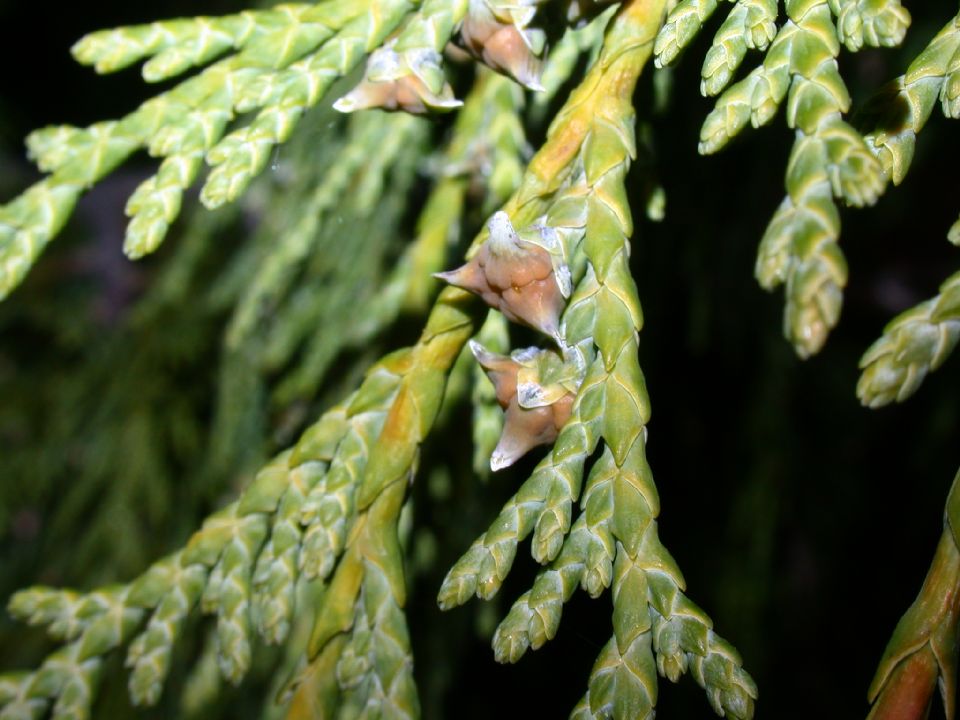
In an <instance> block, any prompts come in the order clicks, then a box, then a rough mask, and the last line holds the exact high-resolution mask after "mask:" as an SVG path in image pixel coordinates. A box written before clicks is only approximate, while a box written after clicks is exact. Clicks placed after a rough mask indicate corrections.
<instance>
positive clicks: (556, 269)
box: [436, 212, 571, 345]
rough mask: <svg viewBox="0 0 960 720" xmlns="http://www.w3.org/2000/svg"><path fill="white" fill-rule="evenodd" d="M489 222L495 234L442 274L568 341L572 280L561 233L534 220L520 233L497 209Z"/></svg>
mask: <svg viewBox="0 0 960 720" xmlns="http://www.w3.org/2000/svg"><path fill="white" fill-rule="evenodd" d="M487 227H488V229H489V230H490V237H489V238H487V240H486V241H485V242H484V243H483V245H482V246H481V247H480V250H479V251H477V254H476V255H474V256H473V258H472V259H471V260H470V261H469V262H468V263H467V264H466V265H463V266H462V267H460V268H457V269H456V270H451V271H448V272H443V273H437V274H436V277H438V278H440V279H441V280H445V281H446V282H448V283H450V284H451V285H456V286H457V287H461V288H463V289H464V290H469V291H470V292H473V293H476V294H477V295H479V296H480V297H482V298H483V300H484V302H486V303H487V304H488V305H489V306H490V307H492V308H495V309H497V310H499V311H500V312H502V313H503V314H504V315H506V317H507V318H508V319H510V320H512V321H513V322H518V323H521V324H523V325H527V326H528V327H532V328H533V329H535V330H539V331H541V332H543V333H545V334H547V335H549V336H550V337H552V338H554V339H555V340H557V342H558V343H560V344H561V345H562V336H561V334H560V316H561V314H562V313H563V310H564V308H565V307H566V302H567V298H568V297H569V296H570V292H571V279H570V270H569V268H568V266H567V264H566V261H565V260H564V259H563V252H562V249H561V243H560V240H559V238H558V237H557V233H556V232H555V231H554V230H553V229H552V228H550V227H547V226H544V225H534V226H532V227H531V228H530V229H529V230H527V231H524V232H523V233H522V234H520V233H518V232H517V231H516V230H515V229H514V227H513V225H511V223H510V218H509V217H508V216H507V214H506V213H504V212H497V213H495V214H494V215H493V217H492V218H490V221H489V222H488V223H487Z"/></svg>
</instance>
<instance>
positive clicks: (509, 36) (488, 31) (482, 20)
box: [460, 3, 543, 90]
mask: <svg viewBox="0 0 960 720" xmlns="http://www.w3.org/2000/svg"><path fill="white" fill-rule="evenodd" d="M540 40H541V38H540V36H539V34H538V31H535V30H527V29H525V28H521V27H518V26H517V25H516V24H514V23H512V22H503V21H502V20H501V19H499V18H498V17H496V16H495V15H494V14H493V13H492V12H490V10H489V9H488V8H487V7H486V6H485V5H484V4H483V3H471V6H470V11H469V12H468V13H467V15H466V17H464V19H463V23H462V24H461V26H460V42H461V43H462V45H463V47H464V49H466V50H467V52H469V53H470V54H471V55H473V56H474V57H475V58H477V59H478V60H480V61H481V62H482V63H483V64H485V65H487V66H488V67H490V68H492V69H494V70H496V71H497V72H499V73H503V74H504V75H509V76H510V77H512V78H513V79H514V80H516V81H517V82H519V83H520V84H521V85H525V86H526V87H528V88H530V89H531V90H543V85H541V84H540V75H541V73H542V72H543V63H542V61H541V60H540V58H539V57H537V49H538V48H536V47H535V46H537V45H542V42H540ZM539 49H542V48H539Z"/></svg>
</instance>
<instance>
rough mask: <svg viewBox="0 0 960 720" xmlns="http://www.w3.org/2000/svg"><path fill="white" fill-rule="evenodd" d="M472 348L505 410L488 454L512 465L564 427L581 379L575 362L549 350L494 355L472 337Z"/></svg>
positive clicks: (495, 462) (499, 464)
mask: <svg viewBox="0 0 960 720" xmlns="http://www.w3.org/2000/svg"><path fill="white" fill-rule="evenodd" d="M470 350H471V351H472V352H473V355H474V357H476V358H477V362H479V363H480V365H481V366H482V367H483V369H484V370H485V371H486V373H487V376H488V377H489V378H490V381H491V382H492V383H493V387H494V391H495V392H496V395H497V402H498V403H499V404H500V407H502V408H503V410H504V418H503V433H502V434H501V435H500V441H499V442H498V443H497V446H496V448H495V449H494V451H493V455H492V456H491V457H490V468H491V469H492V470H494V471H496V470H500V469H502V468H505V467H509V466H510V465H513V463H515V462H516V461H517V460H519V459H520V458H521V457H523V456H524V455H525V454H526V453H527V452H528V451H530V450H531V449H533V448H535V447H537V446H538V445H548V444H550V443H552V442H553V441H554V440H555V439H556V438H557V434H558V433H559V432H560V430H561V428H563V426H564V424H565V423H566V422H567V419H568V418H569V417H570V411H571V409H572V408H573V401H574V398H575V397H576V392H577V389H578V387H579V384H580V379H581V378H580V373H579V372H578V369H577V367H576V366H574V365H571V364H568V363H565V362H564V360H563V358H561V357H560V355H559V354H558V353H557V352H555V351H553V350H541V349H539V348H535V347H531V348H526V349H523V350H516V351H514V352H513V353H511V354H510V355H509V356H507V355H498V354H497V353H493V352H490V351H489V350H487V349H486V348H484V347H483V346H482V345H481V344H480V343H478V342H476V341H473V340H471V341H470Z"/></svg>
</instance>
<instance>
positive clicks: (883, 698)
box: [867, 474, 960, 720]
mask: <svg viewBox="0 0 960 720" xmlns="http://www.w3.org/2000/svg"><path fill="white" fill-rule="evenodd" d="M958 522H960V474H958V475H957V477H956V478H954V481H953V485H952V486H951V488H950V492H949V495H948V496H947V504H946V508H945V511H944V519H943V525H944V529H943V534H942V535H941V536H940V542H939V543H938V544H937V550H936V553H935V554H934V558H933V562H932V563H931V565H930V570H929V571H928V572H927V577H926V578H925V579H924V581H923V587H922V588H921V589H920V594H919V595H918V596H917V599H916V600H914V601H913V604H912V605H911V606H910V607H909V609H908V610H907V612H906V613H904V615H903V617H902V618H900V621H899V622H898V623H897V627H896V629H895V630H894V631H893V636H892V637H891V638H890V642H889V643H888V644H887V648H886V650H885V651H884V653H883V658H882V659H881V660H880V665H879V667H877V672H876V675H874V678H873V682H872V683H870V689H869V691H868V693H867V699H868V700H869V701H870V703H871V705H872V706H871V708H870V714H869V715H868V716H867V717H868V720H894V719H896V720H914V719H916V720H919V718H923V717H927V715H928V714H929V712H930V706H931V704H932V701H933V693H934V688H935V687H936V686H937V685H939V686H940V696H941V698H942V700H943V709H944V714H945V715H946V717H947V718H952V717H953V716H954V712H955V708H956V697H957V651H958V643H957V621H958V618H960V535H958V529H960V525H958Z"/></svg>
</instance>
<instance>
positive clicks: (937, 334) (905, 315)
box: [857, 273, 960, 408]
mask: <svg viewBox="0 0 960 720" xmlns="http://www.w3.org/2000/svg"><path fill="white" fill-rule="evenodd" d="M958 339H960V273H955V274H953V275H951V276H950V277H949V278H947V280H946V281H945V282H944V283H943V285H941V286H940V293H939V294H938V295H936V296H935V297H933V298H931V299H929V300H927V301H925V302H922V303H920V304H919V305H917V306H916V307H913V308H910V309H909V310H906V311H904V312H902V313H900V314H899V315H898V316H897V317H895V318H894V319H893V320H891V321H890V323H889V324H888V325H887V326H886V327H885V328H884V330H883V335H882V336H881V337H880V338H879V339H878V340H877V341H876V342H874V343H873V345H871V346H870V347H869V348H868V349H867V351H866V352H865V353H864V354H863V357H862V358H861V359H860V368H861V370H862V371H863V372H862V374H861V376H860V380H859V382H858V383H857V397H859V398H860V402H862V403H863V404H864V405H867V406H869V407H872V408H875V407H881V406H883V405H887V404H889V403H891V402H893V401H894V400H896V401H897V402H903V401H904V400H906V399H907V398H908V397H910V396H911V395H913V394H914V393H915V392H916V391H917V389H918V388H919V387H920V385H921V383H923V380H924V378H926V376H927V373H929V372H930V371H931V370H936V369H937V368H938V367H940V366H941V365H942V364H943V362H944V361H945V360H946V359H947V358H948V357H949V356H950V353H952V352H953V349H954V348H955V347H956V346H957V340H958Z"/></svg>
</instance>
